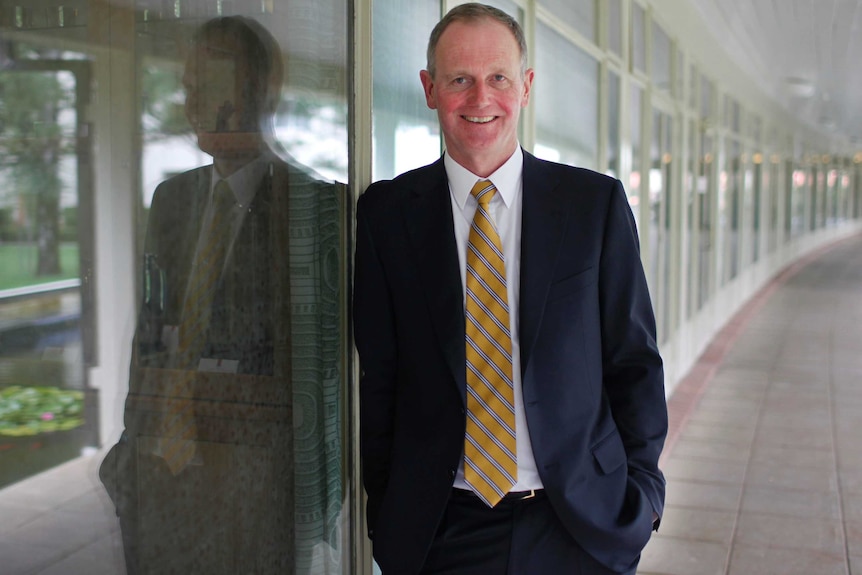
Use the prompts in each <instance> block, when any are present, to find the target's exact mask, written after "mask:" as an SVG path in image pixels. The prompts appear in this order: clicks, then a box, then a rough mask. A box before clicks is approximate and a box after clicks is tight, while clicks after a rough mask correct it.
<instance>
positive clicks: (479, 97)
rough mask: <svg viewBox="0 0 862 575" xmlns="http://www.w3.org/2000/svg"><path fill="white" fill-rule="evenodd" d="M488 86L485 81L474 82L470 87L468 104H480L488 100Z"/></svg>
mask: <svg viewBox="0 0 862 575" xmlns="http://www.w3.org/2000/svg"><path fill="white" fill-rule="evenodd" d="M489 89H490V88H489V87H488V85H487V84H485V82H476V83H475V84H474V85H473V87H472V88H471V89H470V104H472V105H474V106H481V105H483V104H485V103H487V102H488V97H489V92H488V91H489Z"/></svg>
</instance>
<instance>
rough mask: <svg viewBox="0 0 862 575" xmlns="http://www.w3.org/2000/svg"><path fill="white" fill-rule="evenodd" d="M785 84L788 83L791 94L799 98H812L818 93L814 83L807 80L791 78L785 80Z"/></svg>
mask: <svg viewBox="0 0 862 575" xmlns="http://www.w3.org/2000/svg"><path fill="white" fill-rule="evenodd" d="M785 82H787V87H788V89H789V90H790V93H791V94H792V95H793V96H796V97H797V98H810V97H811V96H813V95H814V92H815V91H816V87H815V86H814V83H813V82H811V81H810V80H806V79H805V78H797V77H794V76H791V77H789V78H787V79H785Z"/></svg>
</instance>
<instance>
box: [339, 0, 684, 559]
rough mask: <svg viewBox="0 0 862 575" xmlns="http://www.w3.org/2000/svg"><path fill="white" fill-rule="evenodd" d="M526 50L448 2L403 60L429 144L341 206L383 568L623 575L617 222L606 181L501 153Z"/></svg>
mask: <svg viewBox="0 0 862 575" xmlns="http://www.w3.org/2000/svg"><path fill="white" fill-rule="evenodd" d="M526 61H527V57H526V47H525V42H524V38H523V33H522V31H521V29H520V27H519V25H518V24H517V22H515V21H514V20H512V19H511V18H510V17H509V16H508V15H506V14H505V13H503V12H501V11H499V10H496V9H493V8H490V7H488V6H483V5H479V4H465V5H461V6H458V7H456V8H454V9H453V10H452V11H450V12H449V13H448V14H447V15H446V16H445V17H444V18H443V20H442V21H441V22H440V23H439V24H438V25H437V27H435V29H434V31H433V32H432V33H431V38H430V42H429V46H428V69H427V70H423V71H422V72H421V80H422V84H423V87H424V90H425V96H426V101H427V104H428V106H429V107H430V108H432V109H436V110H437V113H438V117H439V121H440V125H441V128H442V132H443V136H444V140H445V144H446V152H445V154H444V157H443V158H441V159H440V160H438V161H437V162H435V163H433V164H431V165H429V166H425V167H423V168H419V169H418V170H414V171H411V172H408V173H405V174H403V175H401V176H399V177H397V178H395V179H394V180H392V181H383V182H377V183H375V184H373V185H372V186H370V187H369V188H368V190H367V191H366V192H365V194H364V195H363V196H362V197H361V198H360V200H359V205H358V211H357V219H358V227H357V238H356V271H355V281H354V310H355V311H354V313H355V335H356V345H357V348H358V350H359V355H360V360H361V367H362V379H361V383H360V394H361V396H360V402H361V403H360V405H361V412H360V414H361V420H360V425H361V447H362V464H363V480H364V485H365V488H366V491H367V495H368V502H367V522H368V530H369V536H370V537H371V538H372V541H373V548H374V557H375V558H376V560H377V562H378V563H379V565H380V566H381V568H382V570H383V573H384V575H396V574H416V573H423V574H425V573H428V574H430V573H435V574H443V573H445V574H450V575H452V574H461V575H467V574H474V575H479V574H481V575H503V574H509V575H558V574H561V573H572V574H575V573H580V574H586V575H604V574H610V573H627V574H628V573H631V574H633V573H634V571H635V568H636V565H637V561H638V558H639V555H640V552H641V550H642V548H643V547H644V545H645V544H646V542H647V541H648V539H649V536H650V533H651V531H652V530H653V528H654V527H656V526H657V523H658V518H659V516H660V515H661V513H662V508H663V501H664V478H663V476H662V474H661V472H660V471H659V469H658V459H659V454H660V451H661V449H662V445H663V443H664V438H665V435H666V431H667V411H666V404H665V394H664V386H663V371H662V361H661V358H660V356H659V353H658V349H657V346H656V341H655V322H654V317H653V311H652V308H651V303H650V298H649V294H648V291H647V285H646V281H645V278H644V273H643V269H642V266H641V263H640V257H639V252H638V239H637V233H636V229H635V223H634V221H633V218H632V214H631V211H630V209H629V207H628V202H627V201H626V196H625V192H624V190H623V188H622V185H621V184H620V182H619V181H616V180H614V179H611V178H608V177H605V176H603V175H600V174H597V173H594V172H591V171H588V170H584V169H578V168H573V167H570V166H564V165H560V164H554V163H551V162H546V161H542V160H539V159H537V158H535V157H533V156H532V155H530V154H529V153H527V152H525V151H523V150H522V149H521V148H520V146H519V145H518V141H517V126H518V118H519V112H520V109H521V108H522V107H524V106H526V105H527V103H528V100H529V96H530V90H531V86H532V80H533V76H534V73H533V71H532V70H529V69H527V67H526ZM489 197H490V199H489Z"/></svg>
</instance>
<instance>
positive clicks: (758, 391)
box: [0, 236, 862, 575]
mask: <svg viewBox="0 0 862 575" xmlns="http://www.w3.org/2000/svg"><path fill="white" fill-rule="evenodd" d="M669 403H670V410H671V430H672V432H671V435H670V437H669V441H668V446H667V449H666V451H665V456H664V466H663V467H664V469H665V472H666V475H667V478H668V494H667V507H666V508H665V516H664V519H663V521H662V526H661V530H660V532H659V533H658V534H657V535H656V536H655V537H654V538H653V540H652V541H651V542H650V544H649V545H648V547H647V549H646V550H645V552H644V555H643V559H642V561H641V569H640V571H639V574H641V575H862V236H858V237H856V238H854V239H852V240H849V241H846V242H844V243H842V244H840V245H838V246H837V247H834V248H833V249H831V250H828V251H826V252H824V253H823V254H821V255H820V256H818V257H817V258H815V259H813V260H812V261H811V262H810V263H808V264H807V265H798V266H795V267H794V269H792V270H790V272H788V273H785V274H783V276H782V277H781V278H780V279H779V280H778V281H776V282H773V284H772V285H771V286H769V287H767V288H766V289H765V290H764V291H763V292H761V294H760V295H759V296H758V297H756V298H755V299H754V300H753V301H752V302H751V303H750V304H749V305H747V306H746V307H745V309H744V310H743V311H742V312H740V313H739V314H738V315H737V316H736V317H735V318H734V319H733V320H732V321H731V322H730V323H729V325H728V326H727V328H726V329H725V330H723V331H722V333H720V334H719V336H718V337H717V338H716V340H715V341H714V342H713V344H712V345H711V346H710V347H709V349H707V350H706V352H705V353H704V355H703V357H702V358H701V361H700V362H699V364H698V365H697V366H696V367H695V368H694V369H693V370H692V373H691V374H690V376H689V377H687V378H686V380H685V381H683V382H682V383H681V384H680V386H679V387H678V389H677V391H676V392H675V393H674V395H673V397H672V398H671V400H670V402H669ZM99 459H100V458H99V456H95V457H85V458H81V459H78V460H76V461H73V462H70V463H68V464H65V465H63V466H60V467H58V468H56V469H54V470H51V471H49V472H47V473H44V474H42V475H40V476H38V477H35V478H32V479H30V480H27V481H25V482H21V483H19V484H17V485H14V486H12V487H9V488H7V489H5V490H2V491H0V574H2V575H19V574H20V575H121V574H123V573H124V568H123V559H122V549H121V546H120V543H119V531H118V525H117V520H116V517H115V516H114V513H113V508H112V506H111V504H110V502H109V501H108V499H107V496H106V495H105V493H104V491H103V490H102V488H101V485H100V484H99V482H98V479H97V477H96V470H97V467H98V461H99Z"/></svg>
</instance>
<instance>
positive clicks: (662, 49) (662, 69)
mask: <svg viewBox="0 0 862 575" xmlns="http://www.w3.org/2000/svg"><path fill="white" fill-rule="evenodd" d="M670 71H671V66H670V38H668V36H667V34H666V33H665V31H664V30H663V29H662V27H661V26H659V25H658V23H656V22H653V23H652V71H651V75H652V81H653V86H655V87H656V88H657V89H659V90H665V91H667V92H670V86H671V84H670V81H671V77H670Z"/></svg>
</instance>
